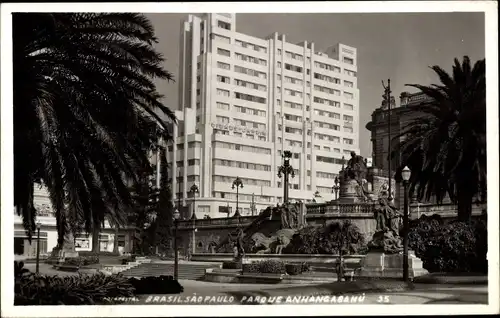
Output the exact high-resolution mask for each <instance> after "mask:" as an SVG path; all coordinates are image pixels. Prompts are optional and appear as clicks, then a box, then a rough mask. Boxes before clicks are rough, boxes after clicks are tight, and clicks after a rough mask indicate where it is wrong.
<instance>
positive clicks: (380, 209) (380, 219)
mask: <svg viewBox="0 0 500 318" xmlns="http://www.w3.org/2000/svg"><path fill="white" fill-rule="evenodd" d="M400 217H401V213H400V212H399V211H398V210H397V209H396V207H395V206H394V204H392V202H389V201H388V200H387V199H386V198H379V199H378V203H377V206H376V207H375V220H376V221H377V228H376V230H377V231H386V230H388V231H392V232H393V233H395V234H396V235H399V218H400ZM395 220H396V221H395Z"/></svg>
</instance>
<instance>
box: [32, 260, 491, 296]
mask: <svg viewBox="0 0 500 318" xmlns="http://www.w3.org/2000/svg"><path fill="white" fill-rule="evenodd" d="M25 267H26V268H28V269H29V270H31V271H33V272H34V271H35V264H25ZM40 272H42V273H43V274H48V275H60V276H65V275H78V273H74V272H63V271H57V270H55V269H53V268H52V266H51V265H49V264H45V263H41V264H40ZM80 272H82V271H80ZM84 273H85V271H84ZM88 273H92V270H89V271H88ZM179 282H180V284H181V285H182V286H183V287H184V292H183V293H182V294H181V295H179V296H182V297H188V296H189V297H192V296H193V295H196V296H198V297H199V296H203V297H207V296H234V297H235V299H237V301H238V302H239V299H241V297H243V296H246V297H247V298H248V297H250V296H253V297H254V298H255V296H260V297H275V296H283V297H286V296H288V295H287V291H286V290H287V288H294V289H295V290H296V287H298V286H302V287H307V288H304V289H305V290H307V294H306V295H308V296H310V295H312V294H313V293H311V290H314V286H315V285H317V284H316V283H314V282H312V283H310V284H286V285H285V284H224V283H214V282H205V281H193V280H180V281H179ZM353 295H354V296H356V294H349V296H353ZM365 295H366V297H365V300H364V302H363V304H487V303H488V287H487V286H486V285H479V286H478V285H444V284H416V285H415V289H414V290H412V291H400V292H387V293H382V294H381V293H365ZM386 296H387V297H386ZM214 304H217V303H214Z"/></svg>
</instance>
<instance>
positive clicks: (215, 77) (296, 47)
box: [168, 13, 359, 218]
mask: <svg viewBox="0 0 500 318" xmlns="http://www.w3.org/2000/svg"><path fill="white" fill-rule="evenodd" d="M181 32H182V34H181V44H180V54H179V58H180V61H179V63H180V70H179V74H178V83H179V103H180V109H181V110H180V111H177V112H176V115H177V117H178V119H179V123H178V125H177V126H175V127H174V134H175V136H176V139H175V145H176V146H175V147H174V146H173V145H170V147H169V158H168V159H169V162H171V168H172V169H173V171H175V173H176V176H177V178H172V188H173V189H175V190H174V191H173V192H174V193H177V194H176V196H175V197H176V199H179V200H182V204H185V205H189V206H190V207H191V211H192V206H193V199H192V196H193V194H190V192H189V189H190V187H191V186H192V185H193V184H196V185H197V186H198V187H199V194H197V195H196V200H195V201H196V202H195V204H196V216H197V217H198V218H203V217H204V216H205V215H209V216H210V217H212V218H214V217H223V216H227V214H226V213H221V212H220V211H224V210H225V209H226V207H228V206H229V207H230V208H232V209H231V211H232V213H231V214H230V215H232V214H234V212H235V208H236V190H235V189H234V190H233V189H232V187H231V185H232V182H233V181H234V180H235V178H236V177H237V176H239V177H240V179H241V180H242V181H243V188H242V189H239V211H240V213H241V214H242V215H251V214H252V206H253V207H255V208H254V209H253V211H254V213H255V214H257V213H259V211H260V210H261V209H263V208H265V207H267V206H269V205H271V204H276V203H279V202H282V200H283V188H282V187H283V185H282V182H283V180H282V179H280V178H279V177H278V175H277V174H278V167H279V166H280V165H281V164H282V158H281V154H282V152H283V151H284V150H290V151H291V152H292V153H293V157H292V160H291V164H292V166H293V167H294V169H295V178H291V179H290V181H291V184H290V187H291V188H290V192H289V194H290V199H291V200H292V201H293V200H303V201H304V200H305V201H309V200H312V199H313V198H314V193H315V192H316V191H319V192H320V193H321V196H322V197H323V198H325V199H326V200H330V199H333V196H334V195H333V194H332V193H331V192H332V190H331V189H332V185H333V179H334V178H335V176H336V175H337V174H338V171H339V170H340V169H341V165H342V157H343V156H345V158H346V160H347V159H349V156H350V152H351V151H356V153H359V122H358V120H359V90H358V88H357V78H356V73H357V63H356V60H357V56H356V49H355V48H352V47H349V46H346V45H343V44H337V45H334V46H332V47H330V48H328V49H327V50H326V51H325V52H324V53H320V52H318V51H317V49H316V48H315V46H314V43H310V42H307V41H304V42H302V43H298V44H292V43H287V42H286V37H285V35H278V34H277V33H274V34H272V35H271V36H269V37H268V38H266V39H260V38H256V37H252V36H249V35H246V34H242V33H238V32H236V16H235V14H222V13H221V14H204V15H201V16H195V15H189V16H188V18H187V20H186V21H185V22H183V23H182V25H181ZM174 158H175V160H174ZM252 198H253V203H254V204H253V205H252Z"/></svg>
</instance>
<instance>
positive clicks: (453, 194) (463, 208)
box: [392, 56, 486, 221]
mask: <svg viewBox="0 0 500 318" xmlns="http://www.w3.org/2000/svg"><path fill="white" fill-rule="evenodd" d="M485 67H486V64H485V60H484V59H483V60H479V61H477V62H476V63H475V64H474V67H471V63H470V60H469V58H468V57H467V56H465V57H464V58H463V61H462V63H460V62H459V61H458V59H455V64H454V65H453V74H452V75H451V76H450V75H449V74H448V73H447V72H446V71H445V70H443V69H442V68H441V67H439V66H433V67H431V68H432V70H434V72H436V73H437V75H438V76H439V79H440V81H441V83H440V84H436V85H431V86H423V85H417V84H411V85H408V86H412V87H416V88H418V89H419V90H420V91H421V92H423V93H424V94H425V95H427V96H428V97H429V98H430V100H431V101H430V102H428V103H426V104H423V105H422V106H415V107H416V108H415V111H416V112H418V113H419V114H420V115H419V116H418V118H417V119H416V120H414V121H412V122H410V123H409V124H408V125H406V126H405V127H404V128H403V129H402V132H401V134H400V135H398V136H397V137H396V138H400V137H402V139H403V141H401V142H400V145H399V146H398V147H397V149H396V151H399V152H400V153H401V155H402V156H401V157H402V162H401V166H400V168H399V172H400V171H401V170H402V168H403V167H404V166H408V167H409V168H410V169H411V171H412V175H411V180H410V181H411V186H410V191H411V192H412V193H413V191H416V194H417V197H418V198H419V199H420V200H422V199H425V200H430V199H431V198H435V199H436V200H437V202H438V203H440V202H442V200H443V198H444V197H445V196H446V194H448V195H449V197H450V199H451V200H452V202H454V203H456V204H457V205H458V218H459V220H462V221H469V220H470V217H471V214H472V203H473V199H474V198H475V197H476V198H479V200H481V201H483V202H484V201H485V198H486V76H485ZM392 155H393V156H394V155H395V152H393V153H392Z"/></svg>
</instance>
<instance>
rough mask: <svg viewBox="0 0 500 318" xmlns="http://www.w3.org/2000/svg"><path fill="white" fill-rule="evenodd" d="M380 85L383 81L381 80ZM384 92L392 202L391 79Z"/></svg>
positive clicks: (390, 199)
mask: <svg viewBox="0 0 500 318" xmlns="http://www.w3.org/2000/svg"><path fill="white" fill-rule="evenodd" d="M382 85H384V82H383V81H382ZM384 89H385V94H384V99H385V102H386V105H387V133H388V138H387V139H388V148H387V163H388V166H387V170H388V172H389V197H388V200H389V202H392V200H393V199H394V198H393V197H392V182H391V170H392V169H391V148H392V147H391V80H390V79H388V80H387V86H384Z"/></svg>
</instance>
